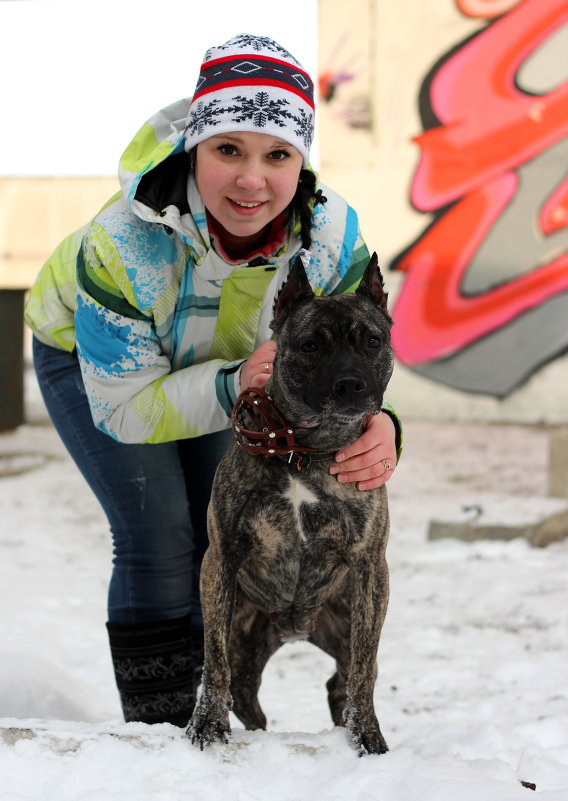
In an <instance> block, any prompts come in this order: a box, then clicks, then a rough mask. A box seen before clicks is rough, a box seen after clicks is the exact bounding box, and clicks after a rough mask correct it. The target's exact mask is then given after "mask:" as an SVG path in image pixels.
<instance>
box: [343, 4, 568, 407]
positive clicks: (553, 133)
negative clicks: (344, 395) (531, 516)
mask: <svg viewBox="0 0 568 801" xmlns="http://www.w3.org/2000/svg"><path fill="white" fill-rule="evenodd" d="M370 5H371V6H372V7H374V8H375V11H374V14H375V16H376V18H377V23H378V22H379V20H380V19H381V8H383V5H382V4H381V3H380V2H379V3H378V5H377V3H376V2H375V3H373V2H371V3H370ZM403 5H404V4H403ZM365 6H366V7H368V6H369V4H365ZM377 8H378V13H377ZM409 8H410V7H409ZM414 8H416V6H414ZM401 12H402V13H403V12H404V8H401ZM422 13H423V14H424V13H429V14H430V15H432V16H433V17H435V18H436V21H438V22H439V23H443V22H445V24H446V26H447V28H449V27H451V26H452V25H453V26H455V29H456V33H458V32H459V33H461V35H460V36H456V38H452V39H450V38H449V37H446V41H445V43H444V44H443V45H442V47H441V49H439V50H438V51H437V52H430V53H428V54H426V52H425V51H426V50H427V43H426V42H422V41H421V40H419V38H417V33H416V30H415V29H414V27H413V25H414V23H415V21H416V20H414V22H413V20H412V17H410V18H409V19H407V20H404V19H402V17H401V25H403V26H404V25H405V24H406V25H407V26H408V27H407V30H408V33H409V40H412V38H413V37H414V41H420V47H421V51H419V52H418V53H416V57H417V58H418V59H419V61H420V65H421V66H420V68H419V69H415V70H414V72H412V70H407V72H406V73H405V74H406V76H407V78H408V75H410V74H412V75H413V80H414V81H415V86H414V97H413V98H412V99H411V102H412V104H413V106H414V110H415V113H416V119H417V121H418V125H417V128H416V129H415V130H413V131H410V130H408V128H407V129H406V130H404V135H405V141H406V142H407V143H408V145H410V147H411V148H413V150H414V163H413V164H412V166H411V168H410V170H409V171H408V172H407V174H406V175H405V176H404V177H403V175H402V171H401V169H398V170H396V168H395V170H394V171H396V173H397V178H398V184H397V183H396V182H395V180H393V178H394V175H393V168H392V159H391V172H390V178H391V180H390V182H389V187H391V192H392V191H394V193H395V194H396V192H404V198H405V203H406V204H407V205H409V207H410V209H411V211H412V217H411V218H410V217H408V215H400V216H401V217H403V218H405V219H406V221H407V225H406V226H401V225H398V224H397V223H394V229H395V230H396V237H395V238H396V240H397V241H396V242H392V240H388V245H387V251H388V250H389V248H390V247H393V245H394V252H387V254H386V255H387V259H386V263H387V264H388V266H389V267H390V269H391V271H393V272H392V275H393V278H394V281H393V284H394V286H396V293H395V294H396V299H395V302H394V304H393V307H392V314H393V317H394V320H395V326H394V329H393V342H394V347H395V352H396V355H397V360H398V362H399V365H401V366H403V367H404V370H406V371H410V373H412V374H413V375H414V376H416V377H418V376H420V377H422V378H423V379H425V380H427V382H428V383H422V384H418V385H417V386H420V387H422V389H423V391H427V390H426V388H427V387H428V386H439V387H449V388H452V390H453V391H454V393H455V392H458V393H459V394H460V395H461V396H464V395H467V396H468V397H469V403H470V406H471V399H472V397H473V398H476V397H477V398H479V399H482V398H492V399H498V400H497V402H499V403H503V402H504V401H507V400H508V399H510V398H515V405H516V407H518V405H519V403H518V394H519V393H520V392H523V391H524V388H525V387H526V386H527V384H529V383H531V382H533V383H534V381H535V379H536V377H537V376H538V375H539V374H541V373H542V371H543V369H544V368H545V366H546V365H550V364H552V363H555V362H558V363H560V361H559V360H561V359H563V360H564V361H563V362H562V363H563V364H566V353H567V352H568V0H546V2H543V0H521V1H520V2H519V0H436V2H433V1H432V2H429V3H426V4H425V8H423V11H422ZM372 14H373V12H371V15H372ZM382 19H383V22H385V17H384V15H383V16H382ZM392 19H393V17H392V16H391V20H392ZM460 21H461V22H462V23H463V28H461V29H460V28H459V24H460ZM448 23H449V25H448ZM464 31H466V33H465V35H464ZM346 35H347V34H346V33H344V36H346ZM380 35H381V37H382V39H381V41H386V39H385V38H384V37H385V31H384V29H382V30H381V31H380ZM399 46H400V45H399ZM397 52H398V51H397ZM398 57H399V56H397V54H396V53H395V52H394V50H393V48H392V47H391V48H390V55H387V54H385V53H384V52H383V53H382V54H377V55H376V58H375V60H374V61H373V60H371V62H370V64H369V65H368V66H369V70H370V72H373V71H375V72H376V71H377V68H378V65H382V75H379V76H378V80H379V82H381V83H382V82H388V80H389V69H388V66H389V64H390V66H391V67H392V72H391V74H392V76H393V77H392V80H393V81H395V83H396V82H397V81H398V80H399V72H400V71H399V70H397V69H396V65H397V58H398ZM414 57H415V56H414V54H413V52H411V51H410V50H409V51H408V53H407V58H408V60H412V59H413V58H414ZM389 58H390V61H389ZM385 67H386V69H385ZM356 77H357V76H356V75H353V76H352V80H355V79H356ZM344 79H345V80H347V78H344ZM334 91H335V94H336V95H340V93H341V91H342V87H341V85H338V86H337V87H336V89H335V90H334ZM385 97H387V98H388V97H389V93H388V89H385V88H384V87H383V89H382V94H381V91H380V90H379V91H378V92H376V93H375V94H374V95H373V94H372V93H371V94H370V103H369V105H370V107H371V109H372V111H371V112H370V113H369V115H368V119H369V124H368V126H367V130H368V132H369V137H370V138H369V151H368V152H369V154H371V155H370V159H371V162H372V163H373V170H372V172H373V174H374V173H375V170H376V174H377V179H378V180H380V174H381V169H383V170H384V169H385V166H386V167H387V174H389V173H388V165H387V162H388V161H389V155H390V156H392V154H393V153H396V148H395V149H393V148H391V149H390V153H389V152H387V151H388V134H387V140H386V142H385V139H384V138H383V140H382V141H381V135H380V133H379V134H378V135H377V134H376V135H375V142H374V143H373V141H372V138H373V131H374V130H376V128H377V126H378V125H380V124H381V123H382V124H383V125H385V124H388V123H390V121H391V119H394V122H395V123H396V121H397V120H396V111H395V113H394V114H393V111H394V110H395V109H396V106H395V105H394V99H393V98H392V97H391V99H390V103H391V106H390V108H389V107H387V106H385V102H384V99H385ZM404 97H405V98H406V99H408V94H406V95H405V96H402V97H401V99H404ZM334 102H335V98H334V97H332V99H331V100H329V99H328V100H327V105H330V106H331V105H332V104H333V103H334ZM337 112H338V116H337V123H336V125H339V120H340V115H339V112H340V108H339V105H338V107H337ZM402 116H403V117H404V112H403V113H402ZM409 123H410V124H412V120H410V119H408V118H406V119H405V120H404V124H405V125H408V124H409ZM346 135H347V136H349V134H346ZM358 158H360V153H359V155H358ZM398 166H399V167H400V168H402V167H403V164H402V161H401V164H400V165H398ZM361 198H362V202H363V203H368V202H369V201H368V196H367V195H365V193H361ZM363 198H364V199H363ZM385 213H386V214H387V216H388V210H386V212H385ZM420 223H421V224H420ZM417 225H419V227H418V228H417ZM373 227H374V225H373ZM392 227H393V226H391V228H392ZM404 228H406V231H404V230H403V229H404ZM364 233H365V235H366V238H367V239H369V236H368V233H367V232H366V231H364ZM405 233H406V235H405ZM387 237H388V234H387ZM384 241H385V240H384V239H383V242H384ZM372 247H374V248H377V249H378V250H379V252H380V251H381V242H380V241H379V242H377V243H376V244H375V243H373V244H372ZM383 264H385V259H384V248H383ZM385 266H386V265H385ZM387 280H388V279H387ZM561 391H563V392H564V393H565V406H566V414H567V416H568V377H567V382H566V383H564V386H563V387H561ZM456 397H457V396H456V395H455V394H454V395H453V398H454V399H455V398H456ZM544 417H546V415H544Z"/></svg>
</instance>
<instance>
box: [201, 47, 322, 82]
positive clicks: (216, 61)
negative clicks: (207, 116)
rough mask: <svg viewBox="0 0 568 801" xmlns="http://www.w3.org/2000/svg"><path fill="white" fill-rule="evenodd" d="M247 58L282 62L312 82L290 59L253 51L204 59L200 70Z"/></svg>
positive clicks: (276, 62) (284, 65) (274, 62)
mask: <svg viewBox="0 0 568 801" xmlns="http://www.w3.org/2000/svg"><path fill="white" fill-rule="evenodd" d="M247 58H250V59H251V60H253V61H271V62H272V63H273V64H282V66H283V67H288V69H293V70H295V71H296V72H300V73H301V74H302V75H305V76H306V78H307V79H308V81H309V82H310V83H312V79H311V78H310V76H309V75H308V73H307V72H306V71H305V70H303V69H301V67H298V66H297V65H296V64H294V63H293V62H291V61H282V59H280V58H272V57H271V56H258V55H256V54H254V53H240V54H239V55H234V56H224V57H223V58H215V59H213V61H204V62H203V64H202V65H201V70H200V72H203V71H204V70H208V69H209V68H210V67H216V66H217V65H218V64H226V63H228V62H229V61H243V60H245V59H247Z"/></svg>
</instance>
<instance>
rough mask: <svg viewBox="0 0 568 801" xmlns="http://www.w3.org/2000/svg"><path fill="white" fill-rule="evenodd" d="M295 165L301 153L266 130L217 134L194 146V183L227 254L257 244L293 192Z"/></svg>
mask: <svg viewBox="0 0 568 801" xmlns="http://www.w3.org/2000/svg"><path fill="white" fill-rule="evenodd" d="M301 169H302V155H301V153H300V152H299V151H298V150H296V148H295V147H293V145H290V144H288V143H287V142H285V141H284V140H283V139H278V138H277V137H274V136H272V135H271V134H261V133H250V132H243V133H241V132H238V133H237V132H235V133H228V134H218V135H216V136H212V137H210V138H209V139H206V140H205V141H204V142H200V143H199V144H198V145H197V153H196V160H195V177H196V181H197V188H198V189H199V192H200V194H201V197H202V199H203V203H204V204H205V208H206V209H207V211H208V212H209V214H211V216H212V217H213V218H214V219H215V223H216V225H215V230H216V232H217V234H218V236H219V238H220V240H221V245H222V247H223V249H224V250H225V252H226V253H227V254H228V255H229V256H230V257H231V258H239V257H241V256H246V254H247V253H249V252H250V251H251V250H252V249H253V248H255V247H257V246H259V245H261V244H262V243H263V237H264V235H265V233H266V230H268V226H269V225H270V223H271V222H272V220H274V218H275V217H277V216H278V215H279V214H280V213H281V212H282V211H284V209H285V208H286V207H287V206H288V205H289V203H290V202H291V200H292V198H293V197H294V195H295V193H296V189H297V187H298V178H299V176H300V170H301Z"/></svg>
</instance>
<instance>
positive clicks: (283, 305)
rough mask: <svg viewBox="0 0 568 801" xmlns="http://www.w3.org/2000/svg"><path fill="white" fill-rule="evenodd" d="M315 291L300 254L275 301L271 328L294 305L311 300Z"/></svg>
mask: <svg viewBox="0 0 568 801" xmlns="http://www.w3.org/2000/svg"><path fill="white" fill-rule="evenodd" d="M313 296H314V293H313V290H312V287H311V285H310V282H309V281H308V277H307V275H306V271H305V269H304V263H303V262H302V259H301V258H300V256H297V257H296V260H295V261H294V264H293V265H292V269H291V270H290V275H289V276H288V280H287V281H286V283H285V284H284V286H283V287H282V289H281V290H280V292H279V293H278V297H277V298H276V300H275V301H274V310H273V314H272V324H271V328H274V327H275V325H277V324H278V323H279V322H281V321H282V320H283V319H284V317H285V316H286V315H287V314H288V312H289V311H290V309H291V308H292V306H294V305H295V304H297V303H301V302H302V301H304V300H311V298H313Z"/></svg>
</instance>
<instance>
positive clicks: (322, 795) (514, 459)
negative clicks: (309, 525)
mask: <svg viewBox="0 0 568 801" xmlns="http://www.w3.org/2000/svg"><path fill="white" fill-rule="evenodd" d="M28 382H29V383H28V397H29V396H30V393H31V413H30V419H31V420H32V423H31V424H28V425H26V426H23V427H21V428H20V429H18V430H17V431H15V432H10V433H6V434H4V435H1V436H0V625H1V630H2V639H1V641H0V716H1V718H0V727H1V728H0V799H2V801H44V800H45V801H111V800H112V799H120V800H121V801H186V800H187V801H190V800H191V801H202V800H203V801H266V800H267V799H270V801H509V800H510V801H516V799H519V800H520V801H521V800H522V799H527V801H528V799H530V797H531V796H530V793H531V790H530V789H527V788H526V787H524V786H523V785H522V784H521V782H531V783H534V784H536V794H535V795H538V797H540V798H542V799H543V801H566V800H567V799H568V578H567V577H568V540H565V541H563V542H561V543H558V544H556V545H552V546H549V547H548V548H544V549H536V548H532V547H531V546H530V545H528V544H527V543H526V542H525V541H524V540H513V541H511V542H486V541H480V542H476V543H471V544H466V543H463V542H460V541H457V540H449V539H448V540H438V541H432V542H430V541H428V539H427V534H428V525H429V522H430V521H431V520H433V519H447V518H448V517H449V518H458V517H459V516H460V515H465V514H466V513H465V512H463V507H464V506H481V508H482V509H484V508H487V509H491V510H492V512H491V513H492V516H493V517H495V510H499V509H500V508H501V509H502V510H503V514H504V515H505V513H506V511H508V513H510V511H511V509H514V508H515V506H517V504H518V511H519V515H518V516H520V517H522V515H524V514H526V515H531V514H534V513H539V514H540V513H541V512H542V511H543V509H547V508H548V504H549V503H552V502H549V501H547V500H546V483H547V482H546V462H547V436H546V432H545V431H544V430H539V429H537V428H522V427H516V426H514V427H504V426H479V425H463V424H459V425H446V426H444V427H441V426H440V425H436V424H431V423H428V424H425V423H407V425H406V429H405V430H406V447H405V453H404V457H403V460H402V462H401V464H400V466H399V468H398V469H397V471H396V474H395V477H394V478H393V480H392V481H391V482H390V485H389V492H390V503H391V513H392V527H391V542H390V545H389V554H390V558H389V562H390V569H391V602H390V606H389V612H388V615H387V621H386V624H385V627H384V630H383V637H382V641H381V646H380V649H379V680H378V683H377V688H376V707H377V710H378V713H379V718H380V720H381V725H382V729H383V732H384V734H385V737H386V739H387V741H388V743H389V746H390V749H391V750H390V752H389V753H388V754H385V755H383V756H380V757H374V756H373V757H366V758H363V759H357V757H356V756H355V754H354V752H353V750H352V749H351V747H350V745H349V743H348V741H347V738H346V735H345V732H344V731H343V730H340V729H334V728H333V727H332V726H331V721H330V718H329V714H328V711H327V706H326V700H325V692H324V683H325V681H326V679H327V678H328V677H329V675H330V674H331V672H332V664H331V660H330V659H329V658H328V657H327V656H325V655H324V654H322V653H321V652H319V651H318V650H316V649H315V648H313V647H311V646H309V645H308V644H295V645H288V646H285V647H284V648H282V649H281V650H280V651H279V652H278V653H277V654H276V656H275V657H273V659H272V660H271V662H270V663H269V665H268V668H267V670H266V672H265V677H264V682H263V687H262V691H261V701H262V703H263V706H264V708H265V711H266V713H267V717H268V720H269V731H268V732H254V733H247V732H245V731H243V729H242V728H241V727H240V725H239V724H238V722H237V721H236V720H235V721H234V728H233V737H232V742H231V744H230V745H229V746H228V747H222V746H218V747H214V748H211V749H210V750H208V751H206V752H204V753H201V752H199V751H198V750H197V749H194V748H193V747H192V746H191V745H190V744H189V743H188V741H187V740H186V739H184V737H183V734H182V732H181V730H179V729H175V728H174V727H172V726H169V725H162V726H155V727H150V726H146V725H143V724H127V725H126V724H124V723H121V716H120V707H119V702H118V696H117V693H116V689H115V685H114V678H113V674H112V668H111V662H110V656H109V652H108V646H107V641H106V632H105V628H104V623H105V595H106V584H107V581H108V577H109V570H110V558H111V549H110V543H109V539H108V536H107V533H106V526H105V521H104V519H103V516H102V514H101V512H100V511H99V509H98V506H97V504H96V502H95V501H94V499H93V498H92V497H91V495H90V492H89V490H88V488H87V487H86V485H85V484H84V482H83V479H82V478H81V477H80V475H79V474H78V473H77V472H76V470H75V468H74V466H73V465H72V463H71V462H70V460H69V458H68V457H67V455H66V454H65V452H64V450H63V449H62V447H61V446H60V444H59V442H58V439H57V436H56V435H55V433H54V431H53V429H52V428H51V427H50V426H49V425H48V424H47V423H46V422H45V420H44V415H43V414H42V409H41V403H40V402H39V400H38V399H37V391H36V390H35V387H34V384H33V378H32V377H30V376H29V375H28ZM2 471H3V472H4V475H1V473H2ZM18 471H21V472H18ZM515 499H517V500H516V501H515ZM550 508H551V509H552V506H550ZM467 514H469V513H467ZM502 522H506V520H503V521H502Z"/></svg>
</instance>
